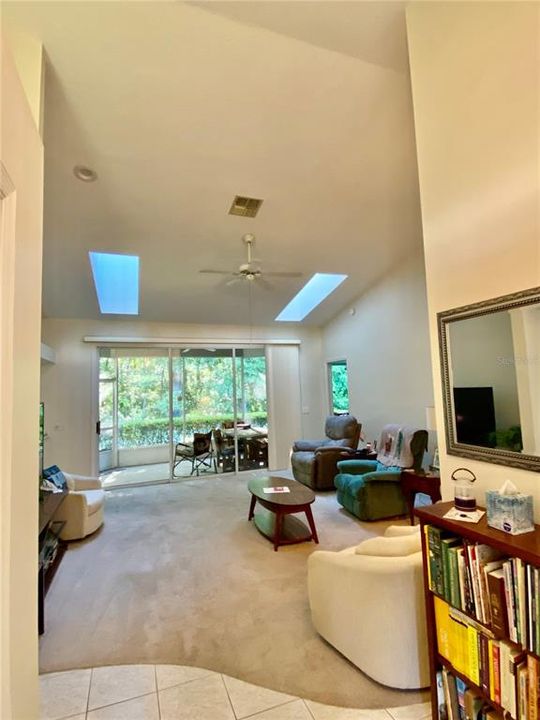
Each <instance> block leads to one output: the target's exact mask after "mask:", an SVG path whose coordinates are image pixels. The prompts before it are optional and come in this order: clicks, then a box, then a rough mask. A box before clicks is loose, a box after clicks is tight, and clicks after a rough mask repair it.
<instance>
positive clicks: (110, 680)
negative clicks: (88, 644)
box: [40, 665, 431, 720]
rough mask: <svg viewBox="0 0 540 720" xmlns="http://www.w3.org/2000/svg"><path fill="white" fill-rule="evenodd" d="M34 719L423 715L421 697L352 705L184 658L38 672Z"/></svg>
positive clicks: (352, 719) (420, 719)
mask: <svg viewBox="0 0 540 720" xmlns="http://www.w3.org/2000/svg"><path fill="white" fill-rule="evenodd" d="M40 680H41V709H40V720H67V719H68V718H69V720H245V719H247V718H250V719H253V720H429V718H430V717H431V714H430V708H429V705H428V704H427V703H422V704H420V705H409V706H406V707H398V708H389V709H387V710H353V709H349V708H337V707H332V706H330V705H322V704H321V703H317V702H313V701H312V700H302V699H300V698H296V697H293V696H292V695H285V694H283V693H279V692H275V691H274V690H266V689H265V688H261V687H258V686H256V685H251V684H250V683H246V682H243V681H242V680H235V679H234V678H232V677H228V676H227V675H221V674H220V673H216V672H212V671H211V670H202V669H200V668H194V667H187V666H183V665H117V666H114V667H98V668H93V669H90V670H69V671H67V672H58V673H50V674H48V675H42V676H41V678H40Z"/></svg>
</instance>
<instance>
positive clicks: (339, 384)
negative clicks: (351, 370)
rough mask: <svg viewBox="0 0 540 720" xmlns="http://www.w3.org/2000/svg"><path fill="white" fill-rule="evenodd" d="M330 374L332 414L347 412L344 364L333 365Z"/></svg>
mask: <svg viewBox="0 0 540 720" xmlns="http://www.w3.org/2000/svg"><path fill="white" fill-rule="evenodd" d="M331 373H332V401H333V405H334V408H333V409H334V412H346V411H347V410H349V385H348V381H347V366H346V365H345V364H338V363H333V364H332V365H331Z"/></svg>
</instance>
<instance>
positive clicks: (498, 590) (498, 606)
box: [486, 573, 508, 638]
mask: <svg viewBox="0 0 540 720" xmlns="http://www.w3.org/2000/svg"><path fill="white" fill-rule="evenodd" d="M486 579H487V587H488V597H489V607H490V610H489V612H490V615H491V627H492V629H493V632H494V633H495V634H496V635H498V636H499V637H503V638H506V637H508V613H507V610H506V590H505V582H504V578H503V577H498V576H495V575H493V574H492V573H488V574H487V578H486Z"/></svg>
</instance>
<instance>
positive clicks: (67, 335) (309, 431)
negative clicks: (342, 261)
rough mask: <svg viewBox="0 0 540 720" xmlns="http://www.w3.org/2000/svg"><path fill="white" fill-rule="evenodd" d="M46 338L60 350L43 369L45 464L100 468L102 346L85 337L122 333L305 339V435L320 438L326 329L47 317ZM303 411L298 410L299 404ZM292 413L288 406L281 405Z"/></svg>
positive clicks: (302, 393)
mask: <svg viewBox="0 0 540 720" xmlns="http://www.w3.org/2000/svg"><path fill="white" fill-rule="evenodd" d="M42 333H43V341H44V342H45V343H47V345H49V346H50V347H51V348H53V350H54V351H55V354H56V363H55V364H54V365H44V366H43V367H42V382H41V397H42V400H43V401H44V403H45V429H46V432H47V434H48V436H49V437H48V439H47V441H46V444H45V463H46V464H48V465H49V464H53V463H55V464H58V465H60V466H62V467H64V468H65V469H66V470H72V471H73V472H81V473H90V472H93V471H94V470H95V467H94V464H95V460H94V456H95V444H94V443H95V437H96V436H95V427H94V425H93V422H94V416H93V403H95V397H96V396H95V383H96V377H95V372H96V346H95V345H92V344H88V343H84V342H83V341H82V339H83V337H84V336H87V335H91V336H100V337H102V336H111V335H113V336H115V337H118V336H122V337H126V338H127V337H145V338H149V337H154V338H158V337H161V338H175V339H176V341H177V342H182V340H183V339H188V338H189V339H195V338H198V339H199V340H200V341H201V342H205V340H213V341H219V340H220V339H222V341H223V342H228V341H230V340H231V339H234V340H236V341H241V340H242V339H244V341H247V340H249V338H250V336H251V338H252V339H253V341H254V342H258V341H259V340H260V342H261V343H263V342H264V340H265V339H287V338H288V339H299V340H300V341H301V346H300V396H301V398H302V408H303V410H304V411H305V412H304V413H303V414H302V415H301V426H302V427H301V435H302V436H303V437H319V436H320V434H321V431H322V427H323V418H324V414H325V410H324V405H323V388H324V384H323V375H322V363H321V361H320V357H321V338H320V332H319V331H318V330H316V329H309V328H299V327H297V326H289V325H287V326H283V327H271V328H270V327H268V328H253V330H252V331H251V332H250V330H249V328H246V327H240V326H210V325H185V324H184V325H180V324H172V323H147V322H137V321H136V320H135V321H133V320H132V321H129V320H128V321H124V320H95V321H92V320H66V319H44V320H43V326H42ZM296 409H297V410H298V408H296ZM276 410H277V413H278V415H277V416H278V418H279V413H287V412H288V409H287V408H286V407H281V406H279V407H277V408H276Z"/></svg>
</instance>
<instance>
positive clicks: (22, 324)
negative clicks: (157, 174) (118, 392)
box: [0, 38, 43, 720]
mask: <svg viewBox="0 0 540 720" xmlns="http://www.w3.org/2000/svg"><path fill="white" fill-rule="evenodd" d="M0 58H1V59H0V62H1V76H0V88H1V96H0V107H1V135H0V151H1V157H0V190H1V192H0V205H1V213H0V222H1V227H0V291H1V295H0V346H1V350H2V355H1V359H0V568H1V573H2V574H1V578H0V717H1V718H5V719H6V720H11V719H12V718H13V719H14V720H32V718H35V717H37V707H38V678H37V676H38V665H37V650H38V645H37V572H38V567H37V557H38V547H37V540H38V537H37V535H38V486H39V467H38V452H37V451H38V445H39V443H38V425H39V423H38V418H39V363H40V359H39V358H40V318H41V239H42V216H43V205H42V197H43V146H42V144H41V140H40V137H39V133H38V130H37V128H36V125H35V123H34V120H33V117H32V114H31V111H30V107H29V104H28V101H27V98H26V97H25V94H24V90H23V87H22V85H21V82H20V80H19V77H18V75H17V71H16V69H15V64H14V61H13V59H12V57H11V55H10V53H9V51H8V49H7V47H6V44H5V42H3V41H2V39H1V38H0Z"/></svg>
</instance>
